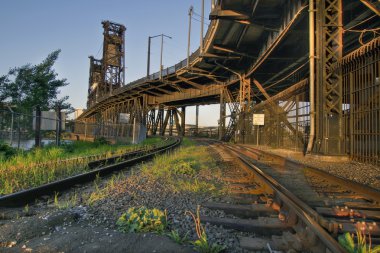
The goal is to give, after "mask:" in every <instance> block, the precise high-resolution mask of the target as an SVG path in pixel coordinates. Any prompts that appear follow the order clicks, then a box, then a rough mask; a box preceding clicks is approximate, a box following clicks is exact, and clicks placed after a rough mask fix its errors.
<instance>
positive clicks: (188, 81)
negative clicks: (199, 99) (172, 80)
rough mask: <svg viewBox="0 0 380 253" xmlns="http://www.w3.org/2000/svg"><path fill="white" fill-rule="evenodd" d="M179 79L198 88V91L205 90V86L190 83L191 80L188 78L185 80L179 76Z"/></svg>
mask: <svg viewBox="0 0 380 253" xmlns="http://www.w3.org/2000/svg"><path fill="white" fill-rule="evenodd" d="M177 78H178V79H179V80H181V81H183V82H184V83H187V84H189V85H191V86H193V87H194V88H196V89H199V90H202V89H204V86H203V85H200V84H198V83H195V82H193V81H190V80H189V79H186V78H184V77H182V76H177Z"/></svg>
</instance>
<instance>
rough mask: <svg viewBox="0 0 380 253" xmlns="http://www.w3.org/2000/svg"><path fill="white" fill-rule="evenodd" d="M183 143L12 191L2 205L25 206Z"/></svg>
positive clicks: (0, 198)
mask: <svg viewBox="0 0 380 253" xmlns="http://www.w3.org/2000/svg"><path fill="white" fill-rule="evenodd" d="M180 143H181V139H180V138H176V139H174V141H173V142H171V143H169V144H168V145H165V146H163V147H158V148H154V149H153V150H150V152H149V153H148V154H145V155H142V156H139V157H135V158H132V159H129V160H126V161H122V162H120V163H116V164H112V165H107V166H104V167H101V168H98V169H95V170H92V171H89V172H86V173H82V174H79V175H75V176H71V177H68V178H65V179H62V180H58V181H55V182H52V183H48V184H44V185H41V186H38V187H34V188H31V189H27V190H23V191H19V192H16V193H12V194H9V195H5V196H2V197H0V207H20V206H24V205H26V204H28V203H31V202H33V201H35V200H36V199H37V198H39V197H41V196H44V195H49V194H52V193H54V192H59V191H65V190H68V189H70V188H71V187H72V186H74V185H77V184H83V183H86V182H89V181H92V180H94V179H95V178H96V177H97V176H98V175H99V176H104V175H107V174H110V173H112V172H115V171H118V170H122V169H125V168H126V167H127V166H132V165H135V164H137V163H139V162H142V161H146V160H149V159H151V158H153V157H154V156H155V155H158V154H161V153H164V152H167V151H169V150H171V149H173V148H175V147H177V146H178V145H179V144H180Z"/></svg>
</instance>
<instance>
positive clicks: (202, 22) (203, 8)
mask: <svg viewBox="0 0 380 253" xmlns="http://www.w3.org/2000/svg"><path fill="white" fill-rule="evenodd" d="M204 25H205V0H202V12H201V43H200V44H199V45H200V46H199V49H200V53H201V54H202V53H203V28H204Z"/></svg>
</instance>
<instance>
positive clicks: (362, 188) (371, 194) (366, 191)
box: [238, 145, 380, 203]
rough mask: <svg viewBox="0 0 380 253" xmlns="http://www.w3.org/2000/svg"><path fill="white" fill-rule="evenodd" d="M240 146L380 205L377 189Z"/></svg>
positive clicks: (379, 192)
mask: <svg viewBox="0 0 380 253" xmlns="http://www.w3.org/2000/svg"><path fill="white" fill-rule="evenodd" d="M238 146H239V147H243V148H245V149H248V150H250V151H251V152H255V153H256V155H258V158H259V159H260V156H262V157H269V158H272V159H276V160H278V161H280V163H281V164H283V165H284V166H291V167H294V168H299V169H306V170H308V171H310V172H311V173H314V174H317V175H320V176H322V177H323V178H325V179H327V180H329V181H331V182H334V183H337V184H339V185H342V186H344V187H347V188H350V189H352V190H354V191H356V192H357V193H360V194H362V195H363V196H366V197H368V198H370V199H372V200H374V201H376V202H377V203H380V191H379V190H377V189H375V188H372V187H370V186H367V185H363V184H360V183H357V182H354V181H352V180H349V179H346V178H343V177H340V176H336V175H333V174H331V173H328V172H326V171H324V170H321V169H319V168H317V167H314V166H310V165H305V164H303V163H301V162H298V161H294V160H291V159H288V158H285V157H282V156H280V155H276V154H272V153H268V152H265V151H262V150H259V149H256V148H253V147H246V146H241V145H238ZM259 159H258V160H259Z"/></svg>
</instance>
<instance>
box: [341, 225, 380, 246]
mask: <svg viewBox="0 0 380 253" xmlns="http://www.w3.org/2000/svg"><path fill="white" fill-rule="evenodd" d="M371 230H372V225H369V226H368V227H367V224H365V223H364V224H362V223H358V224H357V229H356V240H357V243H356V244H355V240H354V236H353V235H351V234H350V233H345V234H343V235H341V236H339V237H338V240H339V243H340V245H342V247H343V248H344V249H345V250H347V252H349V253H380V246H376V247H375V248H372V241H371V235H370V234H369V236H368V244H367V239H366V231H369V232H370V231H371Z"/></svg>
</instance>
